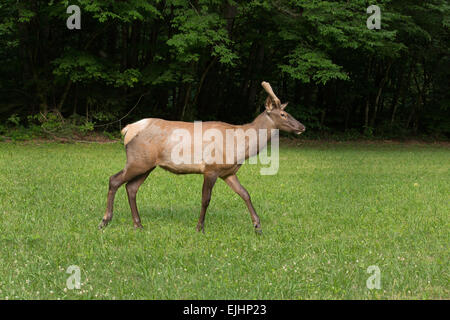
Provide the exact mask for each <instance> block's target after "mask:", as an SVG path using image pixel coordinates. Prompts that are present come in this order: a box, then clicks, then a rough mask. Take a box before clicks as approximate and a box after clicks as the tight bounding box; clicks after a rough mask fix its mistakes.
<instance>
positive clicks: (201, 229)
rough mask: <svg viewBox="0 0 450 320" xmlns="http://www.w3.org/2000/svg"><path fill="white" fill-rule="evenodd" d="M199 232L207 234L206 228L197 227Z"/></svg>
mask: <svg viewBox="0 0 450 320" xmlns="http://www.w3.org/2000/svg"><path fill="white" fill-rule="evenodd" d="M197 232H201V233H203V234H204V233H205V226H200V225H197Z"/></svg>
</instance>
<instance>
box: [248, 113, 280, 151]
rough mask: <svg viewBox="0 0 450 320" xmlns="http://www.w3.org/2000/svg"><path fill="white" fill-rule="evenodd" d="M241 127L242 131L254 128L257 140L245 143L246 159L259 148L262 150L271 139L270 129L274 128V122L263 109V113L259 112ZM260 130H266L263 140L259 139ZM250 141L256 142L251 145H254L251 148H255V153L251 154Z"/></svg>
mask: <svg viewBox="0 0 450 320" xmlns="http://www.w3.org/2000/svg"><path fill="white" fill-rule="evenodd" d="M242 129H244V131H247V130H248V129H254V130H256V135H257V139H256V140H257V141H248V144H246V159H247V158H249V157H252V156H254V155H256V154H258V153H259V152H260V151H261V150H263V149H264V148H265V147H266V146H267V143H268V142H269V141H270V139H271V133H272V129H276V126H275V123H274V122H273V121H272V119H270V117H269V115H268V114H267V113H266V112H265V111H264V112H263V113H261V114H260V115H259V116H257V117H256V118H255V120H253V122H251V123H248V124H245V125H243V126H242ZM260 130H264V131H266V132H265V133H266V134H265V135H264V136H263V137H265V138H264V140H261V141H260V138H261V136H260ZM252 143H257V146H252V147H256V148H255V149H253V150H256V154H251V152H250V150H252V148H251V146H250V144H252Z"/></svg>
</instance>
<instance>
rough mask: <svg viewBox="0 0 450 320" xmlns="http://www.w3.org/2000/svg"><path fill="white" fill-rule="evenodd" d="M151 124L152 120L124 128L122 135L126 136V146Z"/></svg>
mask: <svg viewBox="0 0 450 320" xmlns="http://www.w3.org/2000/svg"><path fill="white" fill-rule="evenodd" d="M149 122H150V119H142V120H139V121H137V122H135V123H132V124H129V125H127V126H126V127H125V128H123V129H122V131H121V132H122V135H123V136H125V139H124V141H123V143H124V145H127V144H128V142H130V141H131V140H132V139H133V138H134V137H135V136H136V135H137V134H138V133H139V132H141V131H142V130H143V129H145V128H146V127H147V126H148V124H149Z"/></svg>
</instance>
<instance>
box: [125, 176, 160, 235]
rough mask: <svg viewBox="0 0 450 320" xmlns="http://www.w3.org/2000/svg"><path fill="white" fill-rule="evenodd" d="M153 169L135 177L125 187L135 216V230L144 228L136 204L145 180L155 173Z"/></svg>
mask: <svg viewBox="0 0 450 320" xmlns="http://www.w3.org/2000/svg"><path fill="white" fill-rule="evenodd" d="M153 169H154V168H152V169H150V170H148V171H147V172H145V173H143V174H141V175H138V176H136V177H134V178H133V179H131V180H130V181H129V182H128V183H127V185H126V186H125V187H126V189H127V195H128V203H129V204H130V208H131V215H132V216H133V224H134V227H135V228H142V224H141V218H140V217H139V212H138V209H137V204H136V194H137V192H138V190H139V187H140V186H141V185H142V183H143V182H144V181H145V179H147V177H148V175H149V174H150V172H152V171H153Z"/></svg>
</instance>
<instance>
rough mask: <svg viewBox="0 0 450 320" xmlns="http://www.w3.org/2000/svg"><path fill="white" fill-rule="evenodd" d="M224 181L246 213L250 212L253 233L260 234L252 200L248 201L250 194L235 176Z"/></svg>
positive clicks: (259, 225)
mask: <svg viewBox="0 0 450 320" xmlns="http://www.w3.org/2000/svg"><path fill="white" fill-rule="evenodd" d="M224 181H225V182H226V183H227V184H228V185H229V186H230V188H231V189H233V191H234V192H236V193H237V194H238V195H239V196H240V197H241V198H242V199H243V200H244V201H245V204H246V205H247V208H248V211H249V212H250V217H251V218H252V222H253V226H254V227H255V232H256V233H257V234H261V233H262V229H261V222H260V220H259V217H258V215H257V214H256V211H255V208H253V204H252V200H251V199H250V194H249V193H248V192H247V190H245V188H244V187H243V186H242V185H241V183H240V182H239V180H238V178H237V176H236V175H231V176H228V177H226V178H224Z"/></svg>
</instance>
